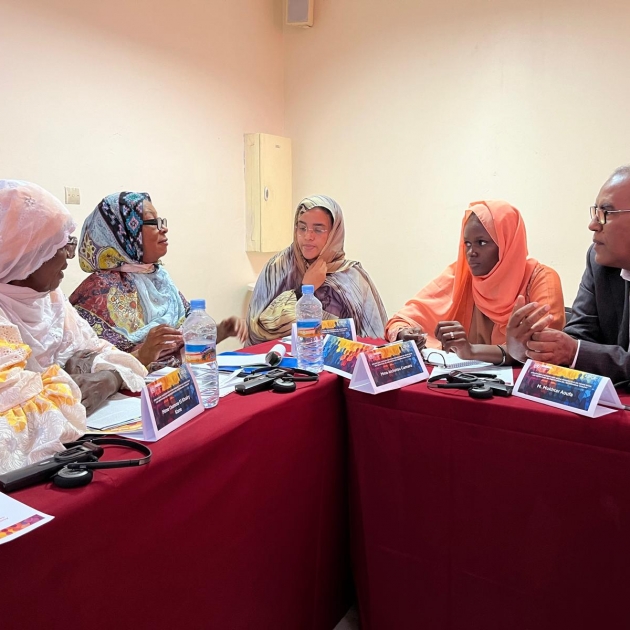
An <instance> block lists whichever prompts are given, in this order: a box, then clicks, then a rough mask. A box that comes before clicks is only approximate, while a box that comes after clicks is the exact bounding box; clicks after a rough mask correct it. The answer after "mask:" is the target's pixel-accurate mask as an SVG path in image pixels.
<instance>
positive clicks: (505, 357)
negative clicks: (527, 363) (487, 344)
mask: <svg viewBox="0 0 630 630" xmlns="http://www.w3.org/2000/svg"><path fill="white" fill-rule="evenodd" d="M497 348H499V350H501V354H502V358H501V363H495V364H494V365H497V366H500V365H505V362H506V361H507V352H506V351H505V348H504V347H503V346H500V345H499V344H497Z"/></svg>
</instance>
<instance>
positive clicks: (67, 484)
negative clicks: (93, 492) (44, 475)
mask: <svg viewBox="0 0 630 630" xmlns="http://www.w3.org/2000/svg"><path fill="white" fill-rule="evenodd" d="M93 476H94V473H93V472H92V471H91V470H87V469H84V468H81V469H79V470H70V468H68V467H67V466H64V467H63V468H62V469H61V470H60V471H59V472H58V473H57V474H56V475H55V476H54V477H53V483H54V484H55V485H56V486H59V487H60V488H80V487H81V486H87V485H88V483H90V481H92V477H93Z"/></svg>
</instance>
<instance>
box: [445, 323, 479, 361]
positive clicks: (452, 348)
mask: <svg viewBox="0 0 630 630" xmlns="http://www.w3.org/2000/svg"><path fill="white" fill-rule="evenodd" d="M435 337H436V338H437V340H438V341H440V342H441V343H442V349H443V350H445V351H446V352H455V354H457V356H458V357H459V358H460V359H466V360H469V359H474V358H475V357H474V356H473V347H472V346H471V344H470V341H468V335H467V334H466V331H465V330H464V327H463V326H462V325H461V324H460V323H459V322H438V325H437V327H436V329H435Z"/></svg>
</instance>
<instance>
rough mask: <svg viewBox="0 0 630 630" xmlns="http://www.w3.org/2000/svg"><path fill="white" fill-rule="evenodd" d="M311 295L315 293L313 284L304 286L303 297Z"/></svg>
mask: <svg viewBox="0 0 630 630" xmlns="http://www.w3.org/2000/svg"><path fill="white" fill-rule="evenodd" d="M309 293H311V294H312V293H315V287H314V286H313V285H312V284H303V285H302V295H308V294H309Z"/></svg>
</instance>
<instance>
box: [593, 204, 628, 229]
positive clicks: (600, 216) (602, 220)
mask: <svg viewBox="0 0 630 630" xmlns="http://www.w3.org/2000/svg"><path fill="white" fill-rule="evenodd" d="M618 212H630V210H604V209H603V208H600V207H598V206H591V219H597V222H598V223H599V224H600V225H605V224H606V217H607V216H608V215H609V214H617V213H618Z"/></svg>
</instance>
